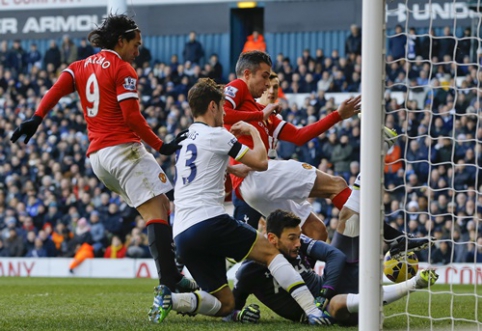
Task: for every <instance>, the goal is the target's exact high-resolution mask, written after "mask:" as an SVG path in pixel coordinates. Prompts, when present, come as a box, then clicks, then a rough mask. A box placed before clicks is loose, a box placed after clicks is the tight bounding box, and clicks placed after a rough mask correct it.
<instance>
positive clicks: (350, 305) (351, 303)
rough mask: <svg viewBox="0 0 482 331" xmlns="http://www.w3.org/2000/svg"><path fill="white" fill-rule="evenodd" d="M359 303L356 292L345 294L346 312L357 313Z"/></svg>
mask: <svg viewBox="0 0 482 331" xmlns="http://www.w3.org/2000/svg"><path fill="white" fill-rule="evenodd" d="M359 305H360V298H359V296H358V294H353V293H348V294H347V295H346V309H347V310H348V312H350V313H352V314H354V313H358V306H359Z"/></svg>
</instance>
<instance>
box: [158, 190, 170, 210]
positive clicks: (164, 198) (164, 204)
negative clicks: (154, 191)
mask: <svg viewBox="0 0 482 331" xmlns="http://www.w3.org/2000/svg"><path fill="white" fill-rule="evenodd" d="M160 200H161V204H162V207H163V208H164V210H166V211H169V208H170V202H169V198H168V197H167V195H165V194H161V195H160Z"/></svg>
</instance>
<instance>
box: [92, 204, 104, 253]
mask: <svg viewBox="0 0 482 331" xmlns="http://www.w3.org/2000/svg"><path fill="white" fill-rule="evenodd" d="M90 224H91V227H90V233H91V234H92V246H93V247H94V254H95V256H103V255H104V248H105V247H106V246H107V238H106V236H105V227H104V224H102V222H101V221H100V218H99V212H98V211H96V210H94V211H92V212H91V213H90Z"/></svg>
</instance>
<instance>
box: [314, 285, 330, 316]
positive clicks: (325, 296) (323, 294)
mask: <svg viewBox="0 0 482 331" xmlns="http://www.w3.org/2000/svg"><path fill="white" fill-rule="evenodd" d="M333 296H335V291H334V290H332V289H331V288H327V287H324V288H323V289H322V290H321V291H320V295H319V296H318V297H316V299H315V305H316V307H318V309H320V310H322V311H324V310H325V309H326V306H328V303H329V302H330V299H331V298H333Z"/></svg>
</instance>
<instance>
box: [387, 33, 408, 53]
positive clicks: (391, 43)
mask: <svg viewBox="0 0 482 331" xmlns="http://www.w3.org/2000/svg"><path fill="white" fill-rule="evenodd" d="M406 44H407V36H406V35H405V34H404V33H403V28H402V26H401V25H400V24H398V25H397V26H396V27H395V35H394V36H390V37H389V40H388V54H389V55H391V56H392V57H393V60H394V61H396V60H398V59H400V58H404V57H405V45H406Z"/></svg>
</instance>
